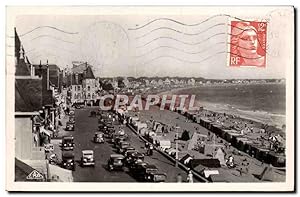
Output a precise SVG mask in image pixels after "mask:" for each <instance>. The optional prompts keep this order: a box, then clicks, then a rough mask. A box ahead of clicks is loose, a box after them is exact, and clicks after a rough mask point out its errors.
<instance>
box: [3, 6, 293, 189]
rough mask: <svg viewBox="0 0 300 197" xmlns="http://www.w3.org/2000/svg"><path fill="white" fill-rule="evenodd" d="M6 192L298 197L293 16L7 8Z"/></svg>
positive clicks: (248, 11) (282, 11) (261, 11)
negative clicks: (288, 195) (293, 196)
mask: <svg viewBox="0 0 300 197" xmlns="http://www.w3.org/2000/svg"><path fill="white" fill-rule="evenodd" d="M6 24H7V25H6V74H7V75H6V79H7V88H6V98H7V99H6V102H7V103H6V114H7V116H6V117H7V124H6V125H7V128H6V142H7V144H6V147H7V155H6V169H7V174H6V189H7V190H8V191H109V192H119V191H131V192H134V191H165V192H166V191H168V192H177V191H184V192H201V191H211V192H216V191H261V192H275V191H283V192H292V191H294V190H295V186H294V183H295V178H294V177H295V175H294V174H295V166H294V162H295V154H294V152H295V150H294V148H295V139H294V136H295V130H294V122H295V120H294V115H295V114H294V107H295V106H294V96H295V93H294V81H295V79H294V76H295V75H294V67H295V65H294V63H295V58H294V53H295V48H294V41H295V35H294V31H295V27H294V8H293V7H292V6H273V7H272V6H256V7H255V6H243V7H238V6H234V7H226V6H224V7H180V6H179V7H98V6H89V7H87V6H82V7H80V6H65V7H59V6H57V7H7V23H6Z"/></svg>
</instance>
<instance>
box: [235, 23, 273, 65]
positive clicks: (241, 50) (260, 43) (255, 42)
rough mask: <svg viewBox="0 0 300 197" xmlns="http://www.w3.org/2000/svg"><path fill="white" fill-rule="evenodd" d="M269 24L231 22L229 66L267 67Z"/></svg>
mask: <svg viewBox="0 0 300 197" xmlns="http://www.w3.org/2000/svg"><path fill="white" fill-rule="evenodd" d="M266 33H267V23H266V22H257V21H247V22H244V21H231V29H230V52H229V57H230V59H229V66H237V67H241V66H254V67H266V44H267V36H266Z"/></svg>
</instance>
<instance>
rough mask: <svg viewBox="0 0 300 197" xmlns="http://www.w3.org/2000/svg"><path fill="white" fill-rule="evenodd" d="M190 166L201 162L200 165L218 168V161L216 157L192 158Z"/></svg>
mask: <svg viewBox="0 0 300 197" xmlns="http://www.w3.org/2000/svg"><path fill="white" fill-rule="evenodd" d="M190 164H191V167H192V168H194V167H196V166H198V165H199V164H201V165H202V166H205V167H208V168H220V167H221V165H220V161H219V160H218V159H193V160H192V161H191V162H190Z"/></svg>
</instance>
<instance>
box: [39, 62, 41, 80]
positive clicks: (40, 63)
mask: <svg viewBox="0 0 300 197" xmlns="http://www.w3.org/2000/svg"><path fill="white" fill-rule="evenodd" d="M39 68H40V72H39V77H42V60H40V65H39Z"/></svg>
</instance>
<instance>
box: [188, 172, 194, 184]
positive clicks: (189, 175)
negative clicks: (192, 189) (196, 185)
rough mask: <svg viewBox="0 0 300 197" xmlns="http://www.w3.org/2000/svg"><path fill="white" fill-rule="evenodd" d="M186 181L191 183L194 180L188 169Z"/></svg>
mask: <svg viewBox="0 0 300 197" xmlns="http://www.w3.org/2000/svg"><path fill="white" fill-rule="evenodd" d="M187 182H188V183H193V182H194V180H193V173H192V171H191V170H189V173H188V175H187Z"/></svg>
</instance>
